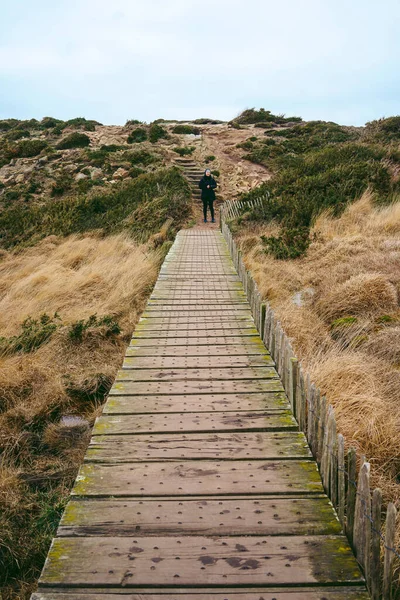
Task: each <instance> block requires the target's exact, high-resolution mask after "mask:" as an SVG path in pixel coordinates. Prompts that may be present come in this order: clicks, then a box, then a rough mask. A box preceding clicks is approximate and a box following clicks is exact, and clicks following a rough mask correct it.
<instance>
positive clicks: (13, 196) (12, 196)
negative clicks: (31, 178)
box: [3, 188, 21, 202]
mask: <svg viewBox="0 0 400 600" xmlns="http://www.w3.org/2000/svg"><path fill="white" fill-rule="evenodd" d="M20 197H21V191H20V190H19V189H18V188H17V189H13V190H7V191H6V192H5V193H4V195H3V198H4V200H5V201H6V202H14V201H15V200H18V199H19V198H20Z"/></svg>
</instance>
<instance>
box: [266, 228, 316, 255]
mask: <svg viewBox="0 0 400 600" xmlns="http://www.w3.org/2000/svg"><path fill="white" fill-rule="evenodd" d="M261 239H262V242H263V244H264V246H265V251H266V252H267V253H268V254H272V256H274V258H278V259H281V260H282V259H289V258H298V257H299V256H302V255H303V254H304V253H305V252H306V250H307V248H308V246H309V245H310V235H309V230H308V229H307V228H306V227H298V228H292V229H283V230H282V232H281V234H280V235H279V236H277V237H276V236H269V237H266V236H261Z"/></svg>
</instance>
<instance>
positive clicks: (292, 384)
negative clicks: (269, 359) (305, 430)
mask: <svg viewBox="0 0 400 600" xmlns="http://www.w3.org/2000/svg"><path fill="white" fill-rule="evenodd" d="M298 367H299V361H298V360H297V358H293V357H292V358H291V359H290V362H289V400H290V406H291V407H292V411H293V414H294V418H295V419H298V414H297V413H298V410H297V385H298V382H297V377H298Z"/></svg>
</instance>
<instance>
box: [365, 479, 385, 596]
mask: <svg viewBox="0 0 400 600" xmlns="http://www.w3.org/2000/svg"><path fill="white" fill-rule="evenodd" d="M371 515H372V521H373V527H371V558H370V561H369V565H370V569H369V585H368V587H369V591H370V593H371V598H372V600H380V597H381V537H380V535H379V534H380V531H381V520H382V493H381V490H380V489H376V490H374V493H373V494H372V510H371Z"/></svg>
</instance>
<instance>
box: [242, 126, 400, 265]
mask: <svg viewBox="0 0 400 600" xmlns="http://www.w3.org/2000/svg"><path fill="white" fill-rule="evenodd" d="M290 125H291V126H290V127H287V124H286V126H284V127H279V128H278V129H276V128H275V129H274V128H272V129H271V128H270V127H267V128H266V129H265V130H264V136H263V138H262V139H260V138H254V137H253V136H250V137H249V138H248V139H247V140H246V141H245V142H242V143H241V144H239V147H240V148H241V149H242V150H245V153H244V158H245V159H246V160H249V161H252V162H256V163H260V164H263V165H265V166H267V167H268V168H269V169H270V170H271V172H272V173H273V177H272V178H271V179H270V180H269V181H267V182H265V183H264V184H263V185H261V186H259V187H256V188H254V189H253V190H252V191H251V192H250V193H249V194H247V195H245V196H244V198H252V197H258V196H260V195H264V194H266V193H268V194H269V197H270V201H269V202H268V203H267V204H266V206H265V208H264V210H263V211H262V212H260V211H256V212H254V213H253V214H248V215H246V217H245V218H246V219H247V220H249V221H257V220H261V221H264V220H267V221H274V222H275V223H277V224H279V225H280V232H279V235H277V236H268V237H266V238H265V239H264V245H265V248H266V250H267V251H268V252H270V253H271V254H273V255H274V256H275V257H276V258H295V257H296V256H300V255H301V254H303V253H304V251H305V250H306V249H307V247H308V244H309V242H310V236H309V232H310V228H311V227H312V225H313V223H314V222H315V219H316V217H317V216H318V215H319V214H320V213H321V212H322V211H324V210H326V209H330V210H331V212H332V214H333V215H336V216H338V215H340V214H341V213H342V211H343V210H344V209H345V207H346V206H347V205H348V203H349V202H352V201H354V200H356V199H358V198H360V196H361V195H362V194H363V193H364V192H365V191H366V190H367V189H368V190H370V191H371V193H372V194H373V197H374V201H375V202H376V203H379V204H387V203H390V202H392V201H393V200H394V199H396V197H397V195H398V194H399V192H400V180H399V171H400V149H399V142H400V117H392V118H390V119H383V120H381V121H375V122H373V123H369V124H367V126H366V127H365V128H351V127H341V126H340V125H337V124H336V123H327V122H322V121H311V122H308V123H301V124H295V125H294V124H293V123H291V124H290ZM266 126H267V124H266Z"/></svg>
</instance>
